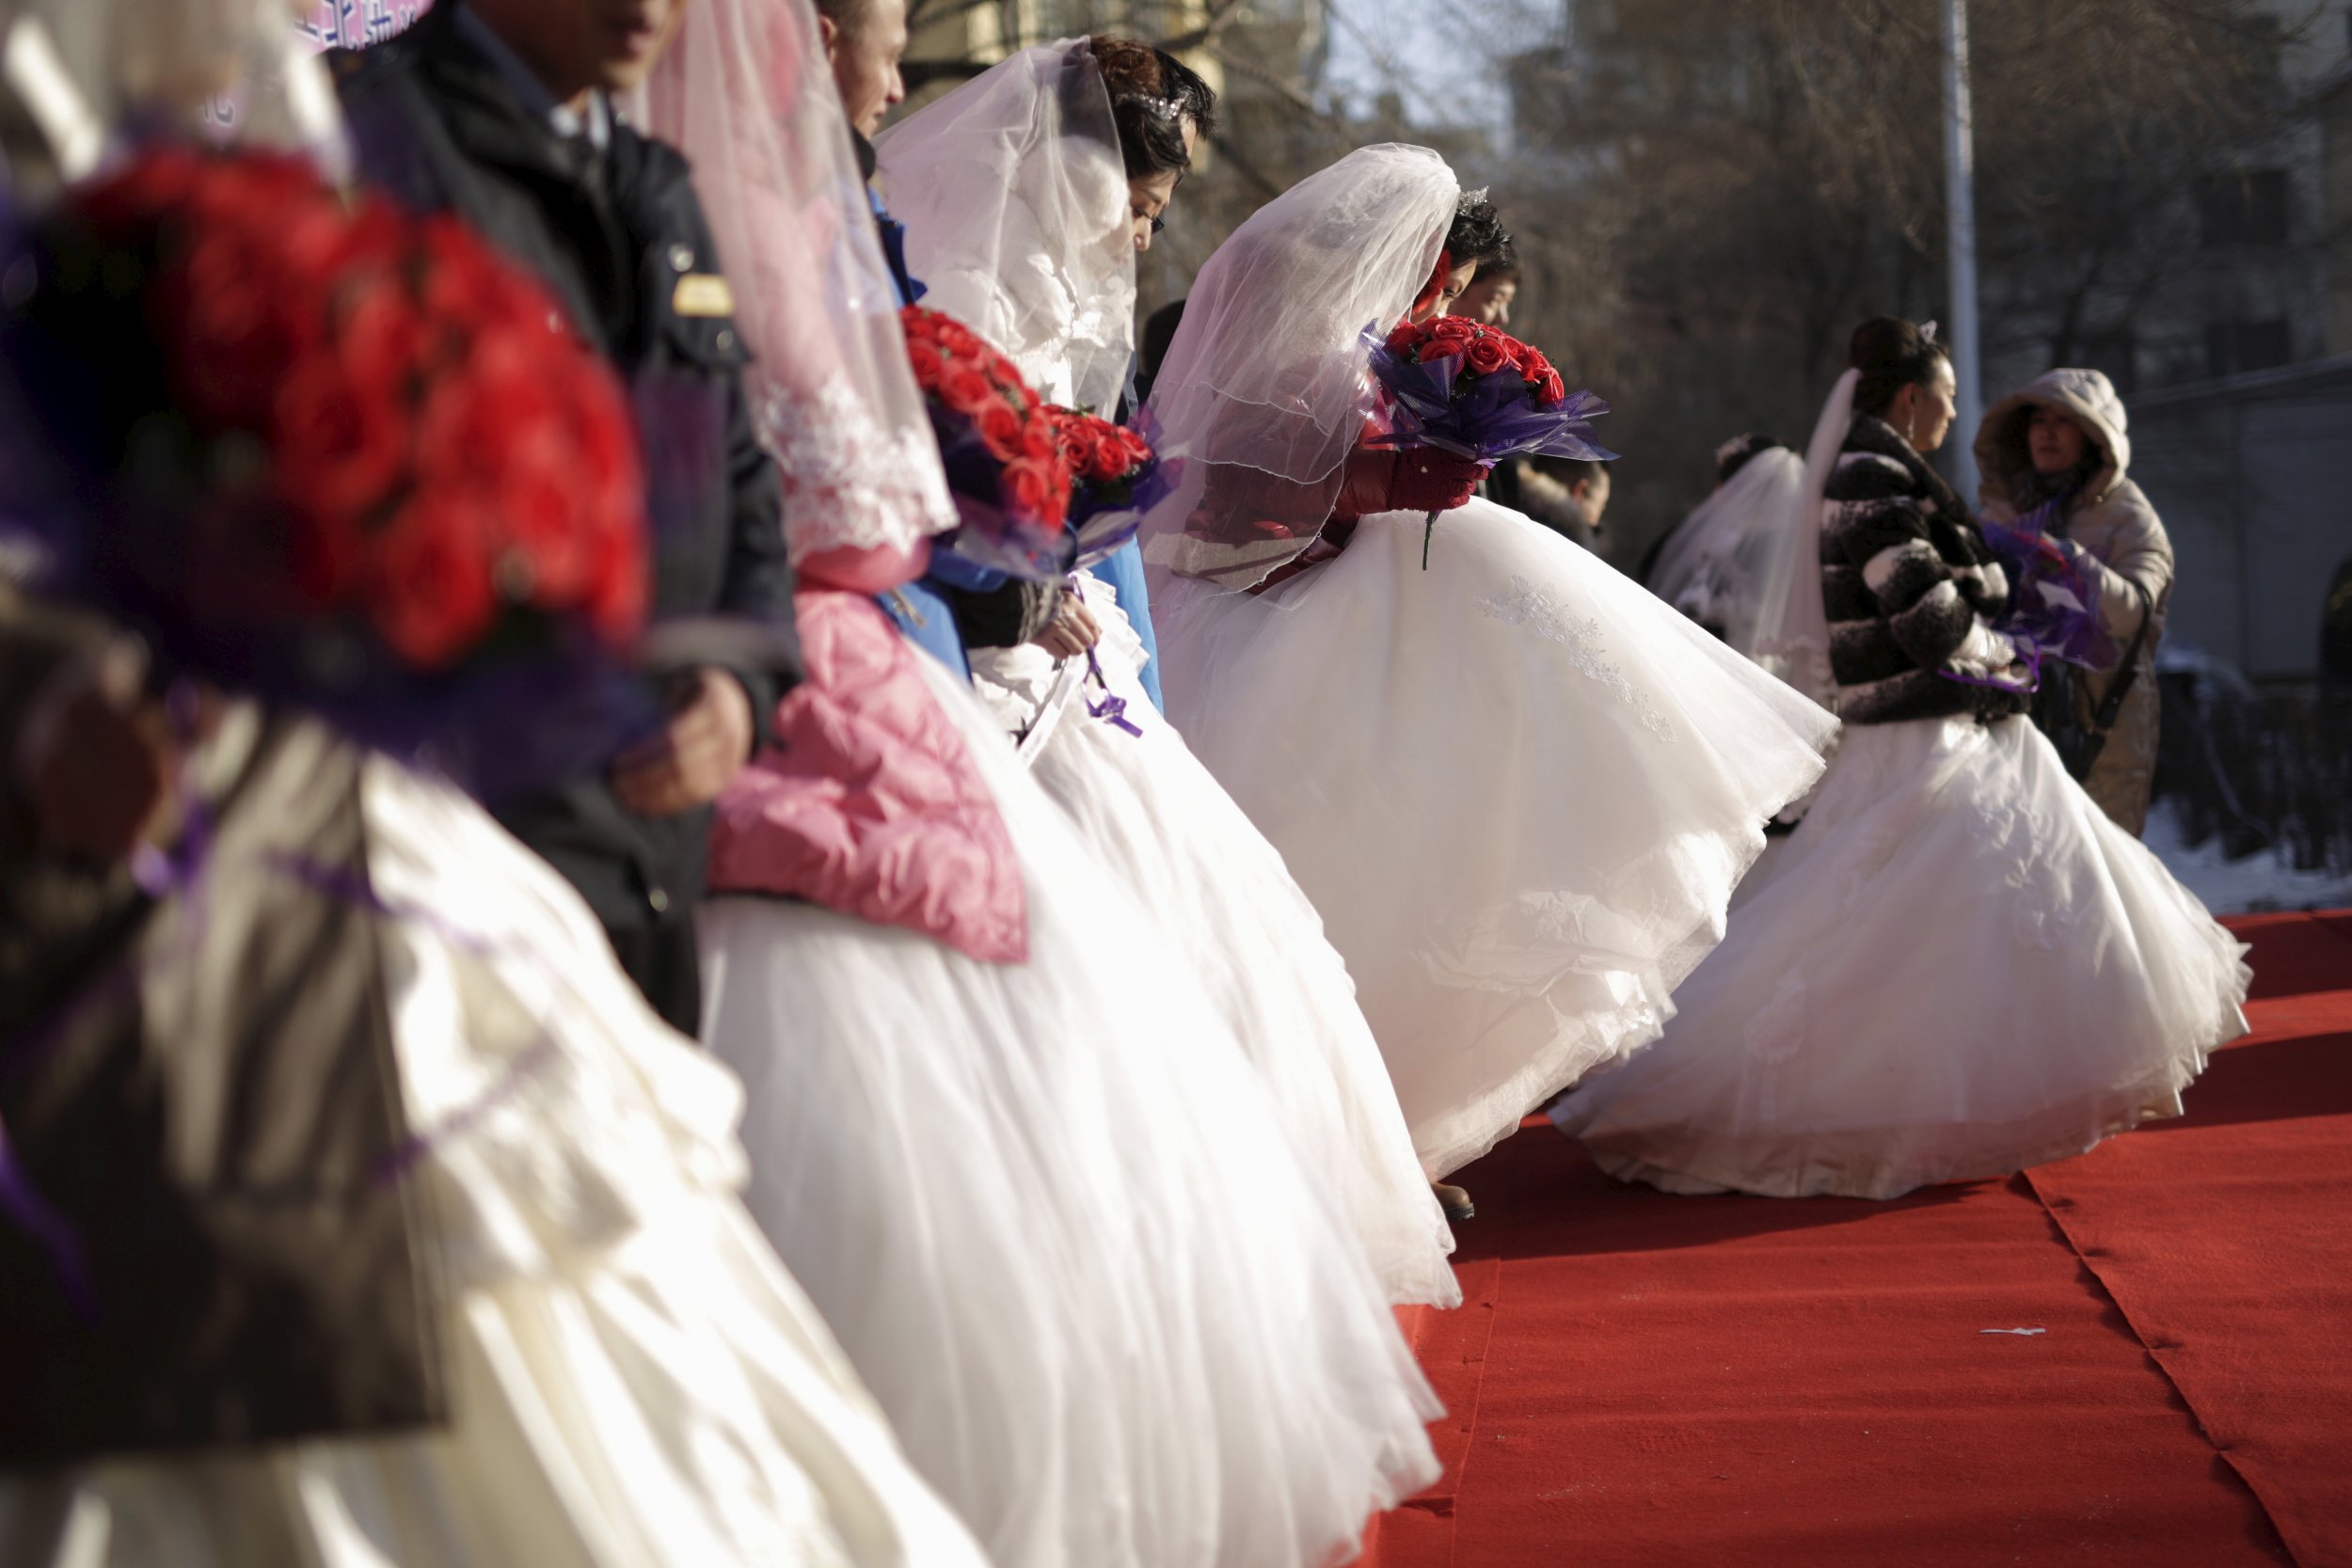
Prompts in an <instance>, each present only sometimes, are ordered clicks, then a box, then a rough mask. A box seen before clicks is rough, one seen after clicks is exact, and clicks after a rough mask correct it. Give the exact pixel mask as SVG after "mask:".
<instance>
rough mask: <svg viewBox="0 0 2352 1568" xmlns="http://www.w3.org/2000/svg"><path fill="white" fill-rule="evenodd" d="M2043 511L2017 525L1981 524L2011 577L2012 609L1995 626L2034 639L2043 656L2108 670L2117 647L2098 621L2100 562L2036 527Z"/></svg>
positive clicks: (1994, 551) (1998, 559)
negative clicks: (2024, 522) (2035, 524)
mask: <svg viewBox="0 0 2352 1568" xmlns="http://www.w3.org/2000/svg"><path fill="white" fill-rule="evenodd" d="M2040 515H2041V514H2039V513H2036V514H2035V515H2034V516H2033V517H2028V518H2026V526H2024V527H2019V528H2006V527H2003V526H2002V525H2001V524H1999V523H1994V522H1981V523H1979V525H1978V526H1979V530H1980V531H1982V533H1983V535H1984V542H1985V544H1986V545H1987V546H1990V547H1991V548H1992V551H1993V555H1994V559H1995V560H1997V561H1998V562H2000V563H2001V565H2002V568H2003V569H2004V570H2006V571H2007V572H2008V573H2009V577H2010V608H2009V610H2008V613H2007V614H2005V615H2003V616H2002V617H2001V618H2000V619H1999V621H1998V622H1996V623H1995V625H1996V626H1998V627H1999V629H2001V630H2002V631H2006V632H2009V633H2010V634H2012V635H2013V636H2017V637H2021V638H2025V639H2026V640H2028V641H2031V642H2032V643H2033V645H2034V648H2035V650H2036V651H2037V652H2039V653H2041V654H2042V656H2043V657H2049V658H2058V659H2063V660H2065V661H2066V662H2067V663H2069V664H2080V665H2083V666H2085V667H2087V668H2090V669H2093V670H2104V669H2106V668H2108V667H2109V666H2111V665H2112V664H2114V662H2115V659H2116V651H2115V644H2114V643H2113V642H2112V641H2110V640H2109V639H2108V637H2107V635H2106V632H2104V631H2103V630H2101V629H2100V626H2099V575H2098V574H2099V563H2098V562H2097V561H2095V560H2094V559H2092V558H2091V557H2090V555H2089V554H2087V553H2085V552H2084V551H2083V550H2081V549H2080V548H2075V547H2071V546H2067V545H2066V544H2064V543H2063V542H2062V541H2060V540H2058V539H2056V538H2054V537H2052V536H2051V535H2050V534H2047V533H2044V532H2042V531H2041V530H2040V529H2038V528H2035V527H2033V526H2032V524H2033V523H2034V521H2035V520H2036V518H2038V517H2039V516H2040Z"/></svg>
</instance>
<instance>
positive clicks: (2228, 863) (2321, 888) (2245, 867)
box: [2146, 800, 2352, 914]
mask: <svg viewBox="0 0 2352 1568" xmlns="http://www.w3.org/2000/svg"><path fill="white" fill-rule="evenodd" d="M2146 840H2147V845H2148V847H2149V848H2151V849H2153V850H2154V851H2155V852H2156V858H2157V859H2158V860H2161V861H2162V862H2164V864H2165V868H2166V869H2167V870H2169V871H2170V872H2171V873H2172V875H2173V876H2175V877H2177V878H2179V879H2180V880H2181V884H2182V885H2183V886H2184V887H2185V888H2187V889H2188V890H2189V892H2191V893H2193V894H2195V895H2197V896H2198V898H2199V899H2201V901H2202V902H2203V903H2204V906H2205V908H2207V909H2209V910H2211V911H2213V912H2214V913H2216V914H2263V913H2267V912H2270V911H2277V910H2339V909H2346V908H2352V877H2346V876H2337V875H2332V874H2330V873H2328V872H2325V871H2297V870H2296V869H2295V868H2294V867H2292V866H2290V865H2286V864H2284V863H2281V861H2280V858H2279V852H2278V851H2277V850H2275V849H2264V850H2260V851H2258V852H2257V853H2254V854H2251V855H2249V856H2247V857H2246V858H2245V859H2244V860H2242V861H2233V860H2225V859H2223V858H2222V854H2221V841H2220V839H2219V838H2218V836H2217V837H2214V838H2210V839H2207V840H2206V841H2205V842H2204V843H2203V844H2201V845H2199V846H2198V847H2195V848H2194V849H2192V848H2190V847H2188V846H2187V845H2186V844H2185V843H2184V842H2183V841H2182V836H2181V824H2180V820H2179V819H2178V818H2177V817H2176V816H2173V813H2172V808H2171V806H2170V805H2169V803H2168V802H2165V801H2161V800H2160V801H2158V802H2157V803H2156V806H2155V809H2154V810H2153V811H2151V812H2150V813H2149V814H2148V832H2147V835H2146Z"/></svg>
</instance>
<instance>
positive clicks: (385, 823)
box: [0, 762, 982, 1568]
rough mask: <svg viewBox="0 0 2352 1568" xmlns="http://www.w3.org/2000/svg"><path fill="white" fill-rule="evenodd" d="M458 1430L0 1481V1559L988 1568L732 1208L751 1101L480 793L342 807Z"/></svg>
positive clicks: (404, 790) (232, 1567)
mask: <svg viewBox="0 0 2352 1568" xmlns="http://www.w3.org/2000/svg"><path fill="white" fill-rule="evenodd" d="M363 800H364V810H365V812H366V816H367V823H368V828H369V832H370V839H371V847H370V872H371V877H372V879H373V884H374V889H375V891H376V893H377V894H378V895H380V896H381V897H382V898H384V899H385V900H386V901H387V902H388V903H389V904H390V905H392V906H393V907H394V908H395V909H396V910H404V911H419V912H418V913H417V914H415V915H412V916H404V917H402V918H397V919H394V920H392V921H389V922H388V923H387V925H388V936H387V942H386V946H387V952H388V962H389V966H390V973H391V975H392V980H393V986H392V994H393V1017H392V1024H393V1040H394V1050H395V1053H396V1056H397V1059H398V1062H399V1068H400V1073H401V1080H402V1093H403V1096H404V1099H405V1102H406V1105H407V1108H408V1111H409V1115H410V1118H411V1123H412V1126H413V1127H414V1128H415V1129H416V1130H417V1132H419V1134H420V1135H421V1136H422V1137H423V1138H424V1139H425V1140H426V1144H425V1148H426V1153H425V1155H424V1157H423V1159H422V1161H421V1164H419V1165H418V1166H417V1167H416V1170H415V1172H414V1174H413V1175H412V1176H411V1178H410V1179H411V1180H424V1181H427V1182H429V1183H430V1185H431V1189H432V1203H431V1205H430V1206H429V1212H432V1213H433V1214H434V1216H435V1218H436V1221H437V1240H438V1241H439V1243H440V1244H441V1248H442V1252H443V1262H444V1265H445V1268H444V1273H445V1275H446V1277H447V1280H448V1282H449V1288H450V1291H451V1296H452V1311H451V1314H450V1318H449V1321H448V1322H447V1323H446V1325H445V1338H444V1343H445V1345H446V1347H447V1353H448V1354H449V1357H450V1362H451V1366H450V1371H451V1374H452V1377H451V1382H452V1402H453V1421H452V1423H451V1425H450V1426H449V1427H448V1429H447V1430H445V1431H440V1432H437V1433H431V1434H428V1435H420V1436H392V1437H381V1438H370V1439H365V1440H346V1441H322V1442H311V1443H303V1444H296V1445H290V1446H287V1447H283V1448H276V1449H255V1450H246V1451H238V1450H234V1449H219V1450H212V1451H208V1452H205V1453H203V1454H199V1455H191V1456H187V1457H177V1456H175V1457H172V1458H167V1459H153V1458H138V1459H126V1460H122V1461H119V1462H112V1463H106V1464H101V1465H93V1466H90V1467H88V1468H87V1469H84V1470H81V1471H79V1472H76V1473H74V1474H72V1475H71V1476H66V1477H59V1478H55V1479H51V1480H45V1481H26V1482H19V1483H16V1484H14V1485H10V1486H7V1487H0V1563H6V1564H7V1565H8V1568H24V1565H31V1564H37V1563H39V1564H48V1563H56V1564H57V1565H59V1568H64V1565H66V1564H69V1563H70V1564H73V1565H75V1568H88V1565H95V1564H107V1565H110V1568H151V1565H153V1568H517V1565H521V1564H529V1565H530V1568H669V1565H673V1564H677V1563H694V1564H696V1565H698V1568H700V1565H703V1564H710V1565H714V1568H780V1565H790V1568H803V1565H809V1564H822V1565H826V1568H835V1565H840V1568H849V1565H856V1568H930V1565H931V1564H933V1563H941V1564H947V1565H950V1568H980V1565H981V1562H982V1558H981V1555H980V1553H979V1550H978V1548H977V1545H976V1544H974V1543H973V1541H972V1540H971V1538H970V1536H969V1535H968V1534H967V1533H966V1532H965V1531H964V1530H963V1528H961V1525H960V1524H959V1523H958V1522H957V1520H956V1519H955V1517H954V1516H953V1515H952V1514H951V1513H949V1512H948V1511H947V1510H946V1507H945V1506H944V1505H943V1504H942V1503H941V1502H940V1501H939V1500H938V1498H937V1497H935V1496H934V1495H933V1494H932V1493H931V1492H930V1489H929V1488H928V1487H926V1486H925V1485H924V1483H923V1482H922V1481H919V1480H917V1479H916V1478H915V1475H914V1472H913V1471H912V1470H911V1469H910V1468H909V1467H908V1465H907V1464H906V1461H905V1459H904V1458H903V1457H902V1456H901V1454H900V1453H899V1451H898V1447H897V1445H896V1443H895V1442H894V1440H893V1438H892V1436H891V1434H890V1432H889V1429H888V1427H887V1425H886V1424H885V1422H884V1420H883V1418H882V1415H881V1414H880V1412H879V1411H878V1410H877V1409H876V1408H875V1407H874V1405H873V1403H872V1402H871V1400H870V1399H869V1398H868V1397H867V1395H866V1392H865V1390H864V1389H863V1387H861V1386H860V1385H859V1383H858V1381H857V1378H856V1376H855V1375H854V1374H853V1373H852V1372H851V1371H850V1367H849V1364H848V1362H847V1361H846V1360H845V1358H844V1357H843V1356H842V1354H841V1352H840V1350H839V1349H838V1348H837V1347H836V1346H835V1344H834V1340H833V1338H832V1336H831V1334H830V1333H829V1332H828V1331H827V1330H826V1328H825V1326H824V1323H823V1322H822V1320H821V1319H820V1318H819V1317H818V1314H817V1312H816V1310H815V1308H814V1307H812V1306H811V1305H810V1304H809V1302H808V1300H807V1299H806V1298H805V1297H804V1296H803V1295H802V1294H801V1292H800V1290H799V1289H798V1287H796V1286H795V1285H794V1283H793V1282H792V1280H791V1279H790V1278H789V1277H788V1276H787V1275H786V1274H785V1272H784V1270H783V1269H782V1267H781V1266H779V1264H778V1263H777V1261H776V1259H775V1256H774V1254H773V1253H772V1252H771V1251H770V1249H769V1248H768V1246H767V1244H766V1243H765V1242H763V1241H762V1240H761V1239H760V1237H759V1234H758V1232H757V1230H756V1229H755V1227H754V1226H753V1225H752V1223H751V1221H750V1219H749V1217H748V1216H747V1215H746V1214H745V1213H744V1212H743V1210H742V1208H741V1207H740V1205H739V1202H738V1201H737V1199H736V1196H735V1194H734V1191H733V1189H734V1187H735V1186H736V1185H738V1184H739V1182H740V1180H741V1179H742V1176H743V1166H742V1156H741V1151H740V1149H739V1147H738V1146H737V1144H736V1142H735V1138H734V1121H735V1117H736V1115H737V1113H738V1111H739V1105H740V1098H739V1090H738V1088H737V1086H736V1084H735V1082H734V1080H733V1079H732V1078H731V1077H730V1076H729V1075H728V1074H727V1072H726V1071H725V1070H724V1069H722V1068H720V1067H718V1066H717V1065H716V1064H714V1063H713V1062H711V1061H710V1060H709V1059H708V1058H707V1057H706V1056H704V1055H703V1054H702V1053H699V1052H697V1051H695V1050H694V1049H693V1048H692V1047H691V1044H689V1042H687V1041H685V1040H683V1039H681V1038H679V1037H677V1036H676V1035H675V1034H673V1033H671V1032H670V1031H669V1030H668V1029H667V1028H665V1027H664V1026H663V1025H662V1024H661V1023H660V1022H659V1021H658V1020H657V1019H656V1018H655V1017H654V1016H653V1014H652V1013H651V1012H650V1011H649V1010H647V1008H646V1007H645V1006H644V1002H643V1001H642V1000H641V999H640V998H639V996H638V994H637V992H636V990H634V989H633V988H632V987H631V986H630V985H629V983H628V979H627V977H626V976H624V975H623V974H621V972H620V971H619V970H618V968H616V967H615V966H614V964H613V962H612V957H611V949H610V947H609V946H608V944H607V943H606V941H605V938H604V933H603V932H602V931H601V930H600V929H599V928H598V927H597V926H596V922H595V921H594V919H593V918H592V917H591V916H590V914H589V912H588V911H587V908H586V907H585V906H584V905H583V904H582V903H581V902H580V899H579V897H578V896H577V895H575V894H574V893H573V891H572V889H571V888H570V887H569V886H568V885H567V884H565V883H564V881H563V880H562V879H560V878H559V877H557V875H556V874H555V873H554V872H553V871H551V870H549V869H548V867H547V866H546V865H545V864H544V863H541V862H540V861H538V860H537V859H536V858H534V857H533V856H532V855H531V854H530V853H529V852H528V851H526V850H525V849H523V848H522V847H521V846H519V845H517V844H516V843H515V841H514V840H512V839H511V838H509V837H508V836H507V835H506V834H505V832H503V831H501V829H500V828H499V827H498V826H497V825H496V824H494V823H493V822H491V821H490V819H489V818H488V817H487V816H484V815H483V814H482V812H481V811H480V810H479V809H478V808H476V807H475V806H474V805H473V804H472V803H471V802H470V801H469V800H466V799H464V798H463V797H462V796H460V795H458V794H457V793H456V792H455V791H453V790H450V789H448V788H446V787H444V786H442V785H439V784H434V783H430V782H427V781H425V780H422V779H420V778H418V777H416V776H414V775H411V774H408V773H405V772H404V771H402V770H401V769H399V768H395V767H393V766H392V765H390V764H389V763H383V762H371V763H370V764H369V765H368V770H367V773H366V775H365V783H364V785H363Z"/></svg>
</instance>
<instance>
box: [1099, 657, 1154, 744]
mask: <svg viewBox="0 0 2352 1568" xmlns="http://www.w3.org/2000/svg"><path fill="white" fill-rule="evenodd" d="M1087 671H1088V673H1089V674H1090V675H1091V676H1092V677H1093V680H1094V684H1095V685H1097V686H1099V687H1101V688H1102V689H1103V700H1102V701H1101V702H1099V703H1098V702H1096V701H1095V700H1094V699H1093V698H1091V697H1089V698H1088V699H1087V716H1088V717H1089V718H1090V719H1100V720H1102V721H1104V723H1106V724H1110V725H1113V726H1115V727H1117V728H1119V729H1122V730H1125V731H1126V732H1127V733H1128V734H1129V735H1132V736H1135V737H1136V739H1137V740H1140V739H1142V738H1143V730H1142V728H1141V727H1140V726H1138V725H1137V724H1136V721H1134V720H1132V719H1130V718H1128V717H1127V699H1126V698H1124V697H1121V696H1120V695H1119V693H1117V692H1116V691H1113V690H1112V689H1111V683H1110V682H1109V681H1106V680H1104V678H1103V665H1102V661H1101V660H1100V659H1097V658H1096V657H1094V650H1093V649H1092V648H1089V649H1088V650H1087Z"/></svg>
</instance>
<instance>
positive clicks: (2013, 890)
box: [1975, 794, 2096, 953]
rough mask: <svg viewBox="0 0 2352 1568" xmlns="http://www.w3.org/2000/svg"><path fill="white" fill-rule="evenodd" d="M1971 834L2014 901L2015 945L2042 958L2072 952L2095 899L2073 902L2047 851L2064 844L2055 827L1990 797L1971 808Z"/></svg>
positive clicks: (2063, 868) (2066, 879)
mask: <svg viewBox="0 0 2352 1568" xmlns="http://www.w3.org/2000/svg"><path fill="white" fill-rule="evenodd" d="M1975 816H1976V818H1977V822H1976V827H1977V832H1978V834H1979V837H1980V838H1981V839H1982V841H1983V843H1984V845H1985V847H1986V848H1987V850H1988V851H1989V852H1990V853H1992V854H1994V855H1996V856H1998V857H1999V858H2000V860H2001V862H2002V868H2001V881H2002V884H2003V885H2004V886H2005V887H2007V888H2008V889H2009V891H2010V895H2011V897H2012V899H2013V900H2014V902H2013V904H2012V906H2011V911H2010V920H2011V924H2012V927H2013V928H2014V930H2015V932H2016V936H2017V940H2018V941H2019V942H2021V943H2023V944H2024V945H2026V946H2027V947H2031V948H2034V949H2036V950H2038V951H2040V952H2043V953H2060V952H2065V951H2067V950H2068V949H2070V948H2072V947H2074V945H2075V943H2076V942H2077V941H2079V940H2080V939H2081V937H2082V935H2083V924H2084V917H2085V915H2086V914H2087V913H2088V912H2089V911H2090V909H2091V908H2092V907H2093V906H2094V905H2095V903H2096V898H2095V895H2089V894H2088V893H2087V892H2085V893H2084V895H2081V896H2078V892H2083V890H2078V889H2077V888H2076V886H2075V885H2074V880H2075V879H2074V876H2073V875H2072V874H2071V868H2070V867H2069V866H2068V865H2067V864H2066V863H2064V861H2063V860H2061V859H2060V858H2058V857H2057V856H2054V855H2052V854H2051V853H2050V852H2049V847H2051V846H2055V845H2062V844H2064V843H2066V842H2067V840H2066V838H2065V837H2064V836H2063V834H2062V833H2061V831H2060V829H2059V827H2058V824H2057V823H2055V822H2052V821H2050V820H2049V818H2048V816H2046V815H2045V814H2043V813H2041V812H2037V811H2035V810H2033V809H2032V808H2031V807H2030V806H2028V805H2020V804H2018V803H2016V802H2014V801H2011V800H2002V799H2000V798H1998V797H1995V796H1993V795H1989V794H1988V795H1983V796H1980V797H1979V799H1978V800H1977V801H1976V803H1975Z"/></svg>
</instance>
